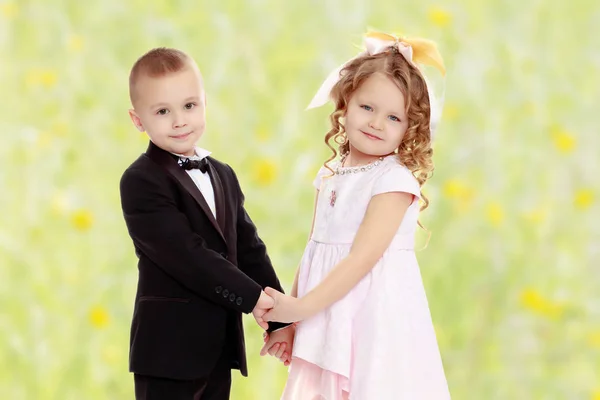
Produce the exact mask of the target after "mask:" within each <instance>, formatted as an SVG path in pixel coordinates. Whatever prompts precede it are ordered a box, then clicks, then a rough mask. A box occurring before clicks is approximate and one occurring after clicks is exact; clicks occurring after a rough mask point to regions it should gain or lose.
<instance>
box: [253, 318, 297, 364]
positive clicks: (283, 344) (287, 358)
mask: <svg viewBox="0 0 600 400" xmlns="http://www.w3.org/2000/svg"><path fill="white" fill-rule="evenodd" d="M295 334H296V326H295V325H293V324H292V325H290V326H288V327H285V328H283V329H280V330H277V331H275V332H271V334H270V335H269V334H268V333H267V332H265V333H264V341H265V345H264V346H263V348H262V349H261V350H260V355H261V356H264V355H266V354H267V353H268V354H270V355H272V356H273V357H275V358H277V359H279V361H281V362H282V363H283V365H285V366H286V367H287V366H288V365H290V362H291V361H292V350H293V348H294V335H295Z"/></svg>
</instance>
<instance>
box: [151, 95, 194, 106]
mask: <svg viewBox="0 0 600 400" xmlns="http://www.w3.org/2000/svg"><path fill="white" fill-rule="evenodd" d="M192 100H195V101H198V96H190V97H188V98H187V99H185V100H183V102H184V103H187V102H188V101H192ZM164 106H168V104H167V103H156V104H153V105H151V106H150V108H157V107H164Z"/></svg>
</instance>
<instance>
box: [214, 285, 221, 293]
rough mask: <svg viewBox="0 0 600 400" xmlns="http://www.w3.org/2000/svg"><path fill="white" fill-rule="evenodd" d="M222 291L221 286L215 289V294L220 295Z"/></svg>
mask: <svg viewBox="0 0 600 400" xmlns="http://www.w3.org/2000/svg"><path fill="white" fill-rule="evenodd" d="M222 290H223V288H222V287H221V286H217V287H216V288H215V292H217V293H221V291H222Z"/></svg>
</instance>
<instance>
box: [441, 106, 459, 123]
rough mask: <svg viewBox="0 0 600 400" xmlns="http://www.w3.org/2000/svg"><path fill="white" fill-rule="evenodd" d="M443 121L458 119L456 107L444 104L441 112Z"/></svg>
mask: <svg viewBox="0 0 600 400" xmlns="http://www.w3.org/2000/svg"><path fill="white" fill-rule="evenodd" d="M442 113H443V119H444V121H454V120H456V118H457V117H458V114H459V111H458V107H456V106H455V105H454V104H446V105H445V106H444V109H443V111H442Z"/></svg>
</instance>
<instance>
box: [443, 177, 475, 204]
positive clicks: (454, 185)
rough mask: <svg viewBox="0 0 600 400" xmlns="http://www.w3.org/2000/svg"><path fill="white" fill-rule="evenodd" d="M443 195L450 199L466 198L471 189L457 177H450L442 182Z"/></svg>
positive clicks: (469, 194)
mask: <svg viewBox="0 0 600 400" xmlns="http://www.w3.org/2000/svg"><path fill="white" fill-rule="evenodd" d="M443 191H444V195H445V196H446V197H449V198H451V199H459V200H467V199H468V198H469V197H470V196H471V189H469V188H468V187H467V185H465V184H464V183H463V182H461V181H459V180H458V179H450V180H448V181H446V183H444V188H443Z"/></svg>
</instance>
